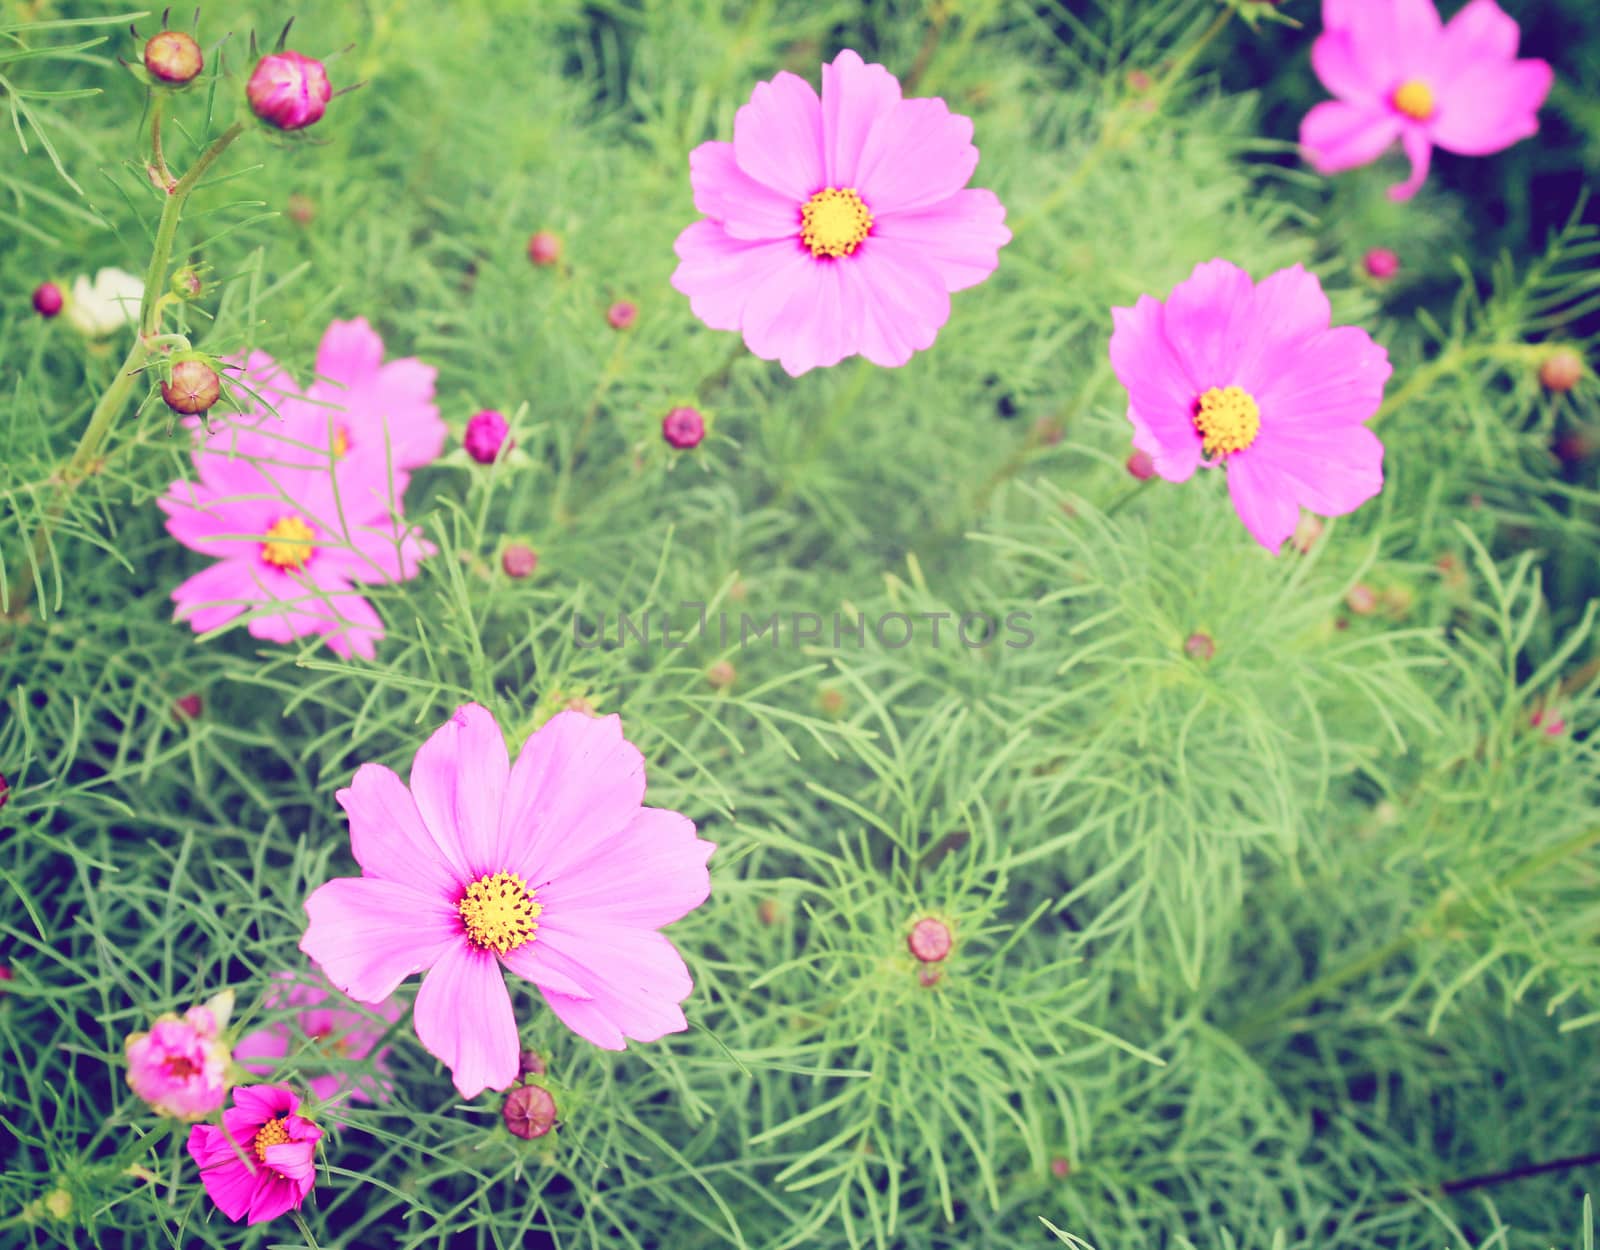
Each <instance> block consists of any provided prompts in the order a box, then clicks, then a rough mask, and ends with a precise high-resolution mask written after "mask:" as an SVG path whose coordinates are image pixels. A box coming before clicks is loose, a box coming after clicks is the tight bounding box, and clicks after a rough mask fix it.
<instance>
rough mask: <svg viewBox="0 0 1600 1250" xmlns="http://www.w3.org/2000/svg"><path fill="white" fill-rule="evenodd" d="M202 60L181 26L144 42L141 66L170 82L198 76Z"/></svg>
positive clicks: (175, 84)
mask: <svg viewBox="0 0 1600 1250" xmlns="http://www.w3.org/2000/svg"><path fill="white" fill-rule="evenodd" d="M205 63H206V59H205V56H204V55H203V54H202V53H201V51H200V45H199V44H197V43H196V42H195V41H194V39H193V38H192V37H190V36H189V35H186V34H184V33H183V32H182V31H181V30H164V31H162V32H161V33H160V34H159V35H156V36H154V37H153V38H152V39H151V40H150V41H149V42H148V43H146V44H145V45H144V67H145V68H146V69H147V70H149V71H150V76H151V77H152V78H159V79H160V80H161V81H162V82H165V83H171V84H172V85H173V86H182V85H183V84H184V83H190V82H193V81H194V80H195V79H196V78H198V77H200V71H201V70H202V69H203V68H205Z"/></svg>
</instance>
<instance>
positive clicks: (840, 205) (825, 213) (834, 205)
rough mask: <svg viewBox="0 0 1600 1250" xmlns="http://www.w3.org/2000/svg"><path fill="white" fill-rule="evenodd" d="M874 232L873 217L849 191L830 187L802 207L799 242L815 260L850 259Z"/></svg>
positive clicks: (844, 188) (819, 192)
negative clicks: (862, 241) (828, 257)
mask: <svg viewBox="0 0 1600 1250" xmlns="http://www.w3.org/2000/svg"><path fill="white" fill-rule="evenodd" d="M871 229H872V214H871V213H870V212H868V211H867V206H866V205H865V204H863V203H862V202H861V197H860V196H859V195H857V194H856V193H855V191H854V190H852V189H851V188H850V187H828V188H826V189H824V190H822V191H818V192H817V193H816V194H815V195H813V196H812V197H811V198H810V199H809V200H807V201H806V202H805V203H804V204H803V205H801V207H800V242H802V243H804V244H805V245H806V246H807V247H809V248H810V249H811V254H812V255H813V256H848V255H850V253H851V252H853V251H855V250H856V248H858V247H860V246H861V240H863V239H865V238H866V237H867V234H868V232H870V231H871Z"/></svg>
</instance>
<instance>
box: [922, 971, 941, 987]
mask: <svg viewBox="0 0 1600 1250" xmlns="http://www.w3.org/2000/svg"><path fill="white" fill-rule="evenodd" d="M943 976H944V969H943V968H923V969H920V970H919V971H918V972H917V980H918V981H920V982H921V983H922V988H923V989H925V990H931V989H932V988H933V987H934V986H936V985H938V984H939V981H940V979H941V978H942V977H943Z"/></svg>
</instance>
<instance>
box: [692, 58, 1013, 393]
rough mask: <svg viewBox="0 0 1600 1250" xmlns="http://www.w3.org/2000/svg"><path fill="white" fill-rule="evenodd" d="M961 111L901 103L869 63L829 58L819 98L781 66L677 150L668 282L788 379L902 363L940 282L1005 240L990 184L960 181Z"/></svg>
mask: <svg viewBox="0 0 1600 1250" xmlns="http://www.w3.org/2000/svg"><path fill="white" fill-rule="evenodd" d="M977 164H978V149H977V148H975V147H973V146H972V122H971V121H970V120H969V119H968V118H965V117H961V116H958V115H956V114H953V113H951V112H950V110H949V108H948V107H947V106H946V105H945V102H944V101H943V100H940V99H919V100H906V99H902V98H901V95H900V84H899V82H898V81H896V79H895V77H894V75H893V74H891V73H890V72H889V71H888V70H886V69H885V68H884V67H883V66H881V65H866V64H863V63H862V60H861V58H860V57H859V56H858V55H856V53H854V52H851V51H849V50H846V51H844V52H841V53H839V55H838V56H837V57H836V58H835V59H834V61H833V63H832V64H831V65H824V66H823V67H822V96H821V99H818V97H817V93H816V92H815V91H813V90H812V88H811V85H810V84H809V83H807V82H806V81H805V80H804V79H803V78H797V77H796V76H795V75H793V74H789V73H781V74H779V75H777V77H775V78H774V79H773V80H772V81H771V82H764V83H760V84H758V85H757V86H756V89H755V91H754V92H753V93H752V94H751V96H750V102H749V103H748V104H746V105H745V106H744V107H743V108H741V109H740V110H739V112H738V114H737V115H736V116H735V118H734V124H733V142H732V143H702V144H701V145H700V146H699V147H698V148H696V149H695V150H694V151H693V152H692V153H691V154H690V156H689V179H690V182H691V183H692V185H693V187H694V203H695V207H696V208H697V209H699V210H700V211H701V212H702V213H704V214H705V219H704V220H702V221H697V222H696V223H695V224H694V225H692V226H690V227H689V228H688V229H687V230H685V231H684V232H683V233H682V234H680V235H679V236H678V241H677V243H676V244H675V248H676V251H677V253H678V258H679V260H680V261H681V262H682V263H681V264H679V266H678V269H677V272H675V273H674V274H673V275H672V285H673V286H674V287H675V288H676V289H677V290H679V291H681V292H683V293H684V294H685V295H687V296H688V297H689V304H690V307H691V308H692V309H693V310H694V314H695V316H697V317H699V318H700V319H701V320H702V321H704V322H705V323H706V324H707V325H708V326H710V327H711V328H712V329H713V330H739V331H741V332H742V333H743V334H744V341H745V345H746V346H747V347H749V349H750V350H751V351H752V352H754V353H755V354H756V355H757V356H760V357H761V358H762V359H763V360H777V361H779V362H780V363H781V364H782V365H783V368H784V369H785V370H786V371H787V372H788V373H790V374H793V375H798V374H801V373H804V372H806V371H807V370H808V369H813V368H816V367H818V366H822V365H832V364H837V363H838V362H839V361H840V360H843V359H844V358H845V357H846V356H853V355H856V354H860V355H862V356H865V357H866V358H867V359H868V360H870V361H872V362H873V363H874V364H878V365H903V364H905V363H906V361H908V360H910V359H911V355H912V353H913V352H917V351H921V350H923V349H924V348H927V347H930V346H932V344H933V340H934V337H935V336H936V335H937V334H938V332H939V328H940V327H941V326H943V325H944V323H945V322H946V321H947V320H948V319H949V317H950V293H951V292H952V291H960V290H964V289H965V288H967V287H969V286H975V285H977V284H978V283H979V282H982V281H983V280H984V279H985V278H987V277H988V276H989V275H990V274H991V273H993V272H994V270H995V268H996V266H997V265H998V264H999V255H998V253H999V250H1000V248H1001V247H1003V246H1004V245H1005V244H1006V243H1008V242H1009V241H1010V239H1011V232H1010V231H1009V230H1007V229H1006V227H1005V224H1004V222H1005V216H1006V210H1005V207H1004V206H1003V205H1002V204H1001V203H1000V201H999V200H998V199H997V198H996V197H995V194H994V192H992V191H979V190H968V189H964V188H966V184H967V180H968V179H969V178H971V177H972V173H973V170H974V169H975V168H976V167H977Z"/></svg>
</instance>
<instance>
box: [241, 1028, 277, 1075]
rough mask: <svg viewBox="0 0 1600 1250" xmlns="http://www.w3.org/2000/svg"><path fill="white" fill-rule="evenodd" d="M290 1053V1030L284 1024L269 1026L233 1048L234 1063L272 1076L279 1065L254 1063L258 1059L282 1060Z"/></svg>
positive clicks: (248, 1034)
mask: <svg viewBox="0 0 1600 1250" xmlns="http://www.w3.org/2000/svg"><path fill="white" fill-rule="evenodd" d="M288 1053H289V1030H288V1027H287V1026H285V1025H282V1024H274V1025H269V1026H268V1027H266V1028H264V1029H257V1030H256V1031H255V1032H253V1033H247V1034H245V1035H244V1036H243V1037H241V1038H240V1039H239V1041H238V1044H237V1045H235V1046H234V1048H233V1058H234V1062H235V1063H238V1064H240V1065H241V1066H243V1067H244V1068H245V1069H247V1070H248V1071H251V1072H255V1073H258V1074H260V1075H262V1076H270V1075H272V1073H273V1072H274V1071H275V1070H276V1068H277V1065H276V1064H271V1063H265V1064H263V1063H254V1062H251V1061H252V1060H256V1059H282V1058H284V1056H286V1055H287V1054H288Z"/></svg>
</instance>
